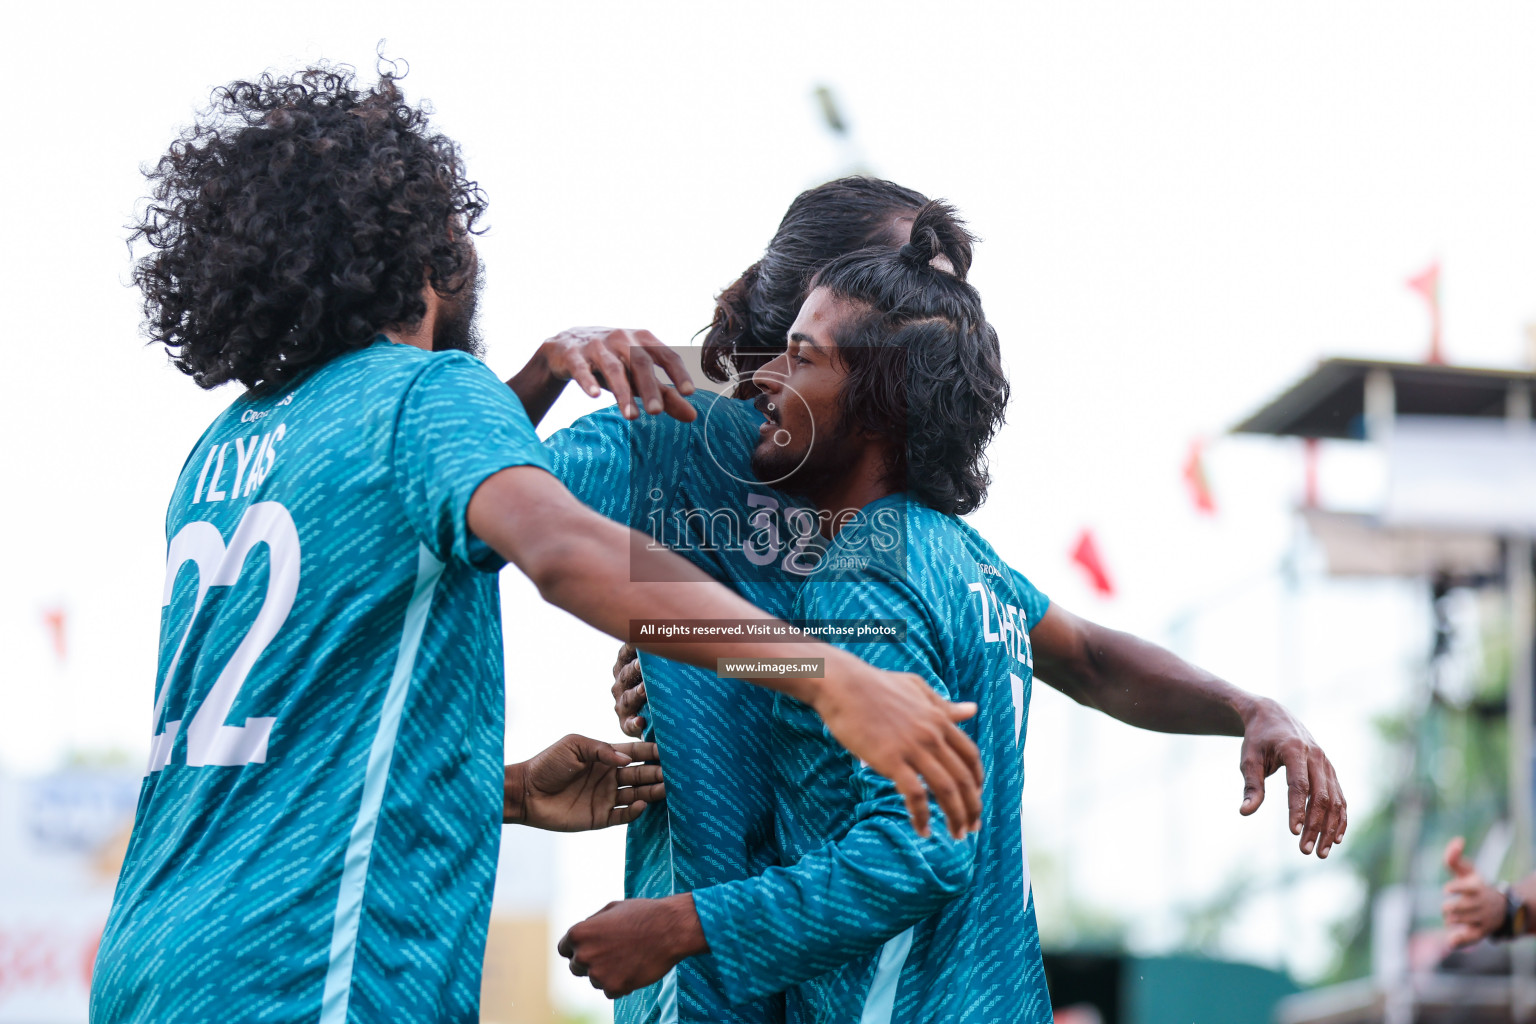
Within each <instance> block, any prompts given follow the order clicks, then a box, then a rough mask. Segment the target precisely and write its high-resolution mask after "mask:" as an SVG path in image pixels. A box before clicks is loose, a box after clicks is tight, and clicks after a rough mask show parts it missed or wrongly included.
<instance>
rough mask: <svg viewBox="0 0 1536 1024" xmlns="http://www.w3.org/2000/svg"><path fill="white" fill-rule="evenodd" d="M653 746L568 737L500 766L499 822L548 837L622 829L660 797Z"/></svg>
mask: <svg viewBox="0 0 1536 1024" xmlns="http://www.w3.org/2000/svg"><path fill="white" fill-rule="evenodd" d="M657 757H658V754H657V750H656V744H654V743H612V744H610V743H603V742H602V741H600V740H594V739H590V738H588V737H586V736H577V735H575V734H572V735H570V736H566V737H565V738H563V739H561V740H559V741H558V742H556V743H554V744H553V745H551V746H550V747H549V748H548V749H546V750H544V751H542V752H540V753H538V754H536V755H534V757H533V758H531V759H530V760H527V761H524V762H522V763H521V764H509V765H507V767H506V773H505V776H504V781H503V786H502V821H503V822H505V823H506V824H509V825H531V826H533V827H534V828H542V829H547V830H549V831H551V832H585V831H588V830H590V829H598V828H608V827H610V826H612V825H626V824H628V823H629V822H631V821H634V820H635V819H636V818H638V817H639V816H640V815H641V813H642V812H644V811H645V809H646V808H647V807H649V806H650V805H651V804H654V803H657V802H658V801H660V800H662V799H663V798H665V796H666V785H665V784H664V783H663V781H662V772H661V766H660V765H658V764H643V763H637V762H644V761H655V760H657Z"/></svg>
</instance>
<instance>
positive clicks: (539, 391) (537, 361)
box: [507, 345, 569, 426]
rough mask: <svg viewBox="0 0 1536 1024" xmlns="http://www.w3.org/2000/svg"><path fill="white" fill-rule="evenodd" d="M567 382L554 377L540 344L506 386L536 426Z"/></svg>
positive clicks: (561, 378) (562, 378)
mask: <svg viewBox="0 0 1536 1024" xmlns="http://www.w3.org/2000/svg"><path fill="white" fill-rule="evenodd" d="M567 383H569V382H568V381H567V380H566V378H564V377H556V376H555V375H554V373H553V372H551V370H550V368H549V361H548V360H547V359H546V358H545V349H544V346H543V345H540V346H539V349H538V351H537V352H535V353H534V354H533V358H532V359H530V360H528V364H527V365H526V366H524V367H523V368H522V369H521V370H518V371H517V373H516V374H514V375H513V377H512V379H511V380H509V381H507V387H509V388H511V389H512V393H513V394H515V395H516V396H517V398H518V401H520V402H522V403H523V411H524V412H526V413H527V414H528V419H529V420H531V421H532V422H533V425H534V426H538V425H539V421H540V420H542V419H543V418H544V415H545V414H546V413H548V412H549V410H550V408H551V407H552V406H553V405H554V404H555V401H556V399H558V398H559V397H560V393H561V392H562V391H564V390H565V385H566V384H567Z"/></svg>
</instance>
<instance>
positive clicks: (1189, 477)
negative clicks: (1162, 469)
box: [1184, 437, 1216, 516]
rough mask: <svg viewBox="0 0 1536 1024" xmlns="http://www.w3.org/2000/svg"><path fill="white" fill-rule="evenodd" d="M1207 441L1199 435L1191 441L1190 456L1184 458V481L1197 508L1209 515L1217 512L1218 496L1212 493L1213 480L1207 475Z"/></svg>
mask: <svg viewBox="0 0 1536 1024" xmlns="http://www.w3.org/2000/svg"><path fill="white" fill-rule="evenodd" d="M1204 455H1205V442H1204V441H1202V440H1200V439H1199V438H1198V437H1197V438H1195V439H1194V440H1193V441H1191V442H1189V458H1187V459H1185V460H1184V482H1185V483H1187V484H1188V485H1189V497H1190V499H1191V500H1192V501H1194V503H1195V509H1196V510H1197V511H1199V512H1203V513H1205V514H1206V515H1208V516H1214V515H1215V514H1216V496H1215V495H1213V494H1212V493H1211V482H1210V481H1209V480H1207V479H1206V476H1205V458H1204Z"/></svg>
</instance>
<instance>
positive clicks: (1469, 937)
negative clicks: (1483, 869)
mask: <svg viewBox="0 0 1536 1024" xmlns="http://www.w3.org/2000/svg"><path fill="white" fill-rule="evenodd" d="M1466 848H1467V841H1466V840H1465V839H1463V838H1462V837H1461V836H1457V837H1456V838H1455V839H1452V840H1451V841H1450V843H1449V844H1447V846H1446V848H1445V866H1446V867H1448V868H1450V869H1451V880H1450V881H1449V882H1447V883H1445V902H1444V903H1442V904H1441V905H1440V912H1441V914H1442V915H1444V917H1445V927H1446V933H1447V934H1446V938H1447V939H1449V940H1450V943H1451V945H1452V946H1470V945H1471V944H1472V943H1474V942H1478V941H1479V940H1482V939H1517V938H1519V937H1520V936H1522V935H1529V934H1530V933H1531V932H1532V931H1536V874H1532V875H1526V876H1525V877H1524V878H1522V879H1521V880H1520V881H1518V882H1515V883H1514V884H1512V885H1493V884H1491V883H1490V882H1487V881H1485V880H1484V879H1483V876H1482V875H1480V874H1478V871H1477V867H1476V866H1475V865H1473V863H1472V862H1471V861H1469V860H1467V858H1466Z"/></svg>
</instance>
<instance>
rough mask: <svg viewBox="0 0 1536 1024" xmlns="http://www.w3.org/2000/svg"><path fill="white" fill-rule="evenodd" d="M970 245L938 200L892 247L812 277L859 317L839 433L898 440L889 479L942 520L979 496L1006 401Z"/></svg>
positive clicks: (847, 325)
mask: <svg viewBox="0 0 1536 1024" xmlns="http://www.w3.org/2000/svg"><path fill="white" fill-rule="evenodd" d="M973 241H974V240H973V238H972V237H971V235H970V233H969V232H968V231H966V229H965V225H964V224H963V223H962V222H961V221H960V220H959V218H958V217H956V216H955V212H954V210H953V209H951V208H950V207H949V205H948V204H946V203H944V202H942V201H934V202H930V203H927V204H925V205H924V206H923V208H922V209H921V210H920V211H918V214H917V219H916V220H915V221H914V222H913V224H912V240H911V241H910V242H908V243H907V244H906V245H903V246H902V247H901V248H900V249H899V250H895V249H890V248H885V247H876V248H869V249H864V250H862V251H860V252H856V253H851V254H849V255H846V256H841V257H839V258H837V259H835V260H833V261H832V262H830V263H828V264H827V265H826V266H825V267H823V268H822V269H821V271H820V272H819V273H817V274H816V276H815V277H814V278H812V280H811V287H812V288H825V289H827V290H828V291H830V292H831V293H832V294H834V295H836V296H838V297H839V298H842V299H845V300H847V301H848V302H850V303H853V304H855V305H857V306H861V307H863V309H864V312H863V314H862V315H859V316H856V317H854V318H852V319H850V320H847V321H845V322H843V323H842V324H841V325H840V328H839V330H838V331H837V335H836V338H835V340H836V341H837V353H838V358H839V360H840V361H841V362H842V364H843V367H844V368H845V369H846V371H847V377H846V378H845V379H844V381H843V385H842V390H841V391H840V393H839V395H838V400H839V404H840V406H841V409H840V416H841V429H842V430H843V431H850V430H851V431H860V432H868V433H873V434H877V435H883V436H886V437H889V438H891V439H893V440H894V441H895V442H896V443H895V444H893V445H892V452H891V462H890V463H889V464H888V465H887V467H886V474H887V476H886V479H887V482H888V483H889V484H890V485H891V486H892V487H894V488H896V489H897V490H905V491H907V492H908V493H910V494H911V495H912V496H913V497H915V498H916V499H917V500H919V501H921V502H922V503H923V504H925V505H927V506H929V507H930V508H933V509H937V510H938V511H940V512H943V513H946V514H948V515H965V514H966V513H968V512H973V511H975V510H976V509H977V508H978V507H980V505H981V503H982V502H983V501H985V500H986V497H987V486H988V485H989V484H990V483H991V476H990V474H989V473H988V471H987V459H986V450H987V445H988V444H989V443H990V442H991V440H992V437H993V435H994V434H996V433H997V428H998V427H1000V426H1001V425H1002V422H1003V413H1004V410H1005V409H1006V407H1007V405H1008V378H1007V377H1006V376H1004V374H1003V366H1002V357H1001V354H1000V353H999V351H998V342H997V332H996V331H995V330H993V328H992V325H991V324H989V323H987V319H986V316H985V315H984V313H983V312H982V308H981V296H980V295H978V294H977V292H976V289H975V288H973V287H971V285H969V284H968V283H966V280H965V277H966V274H967V273H968V272H969V271H970V267H971V246H972V242H973ZM945 264H947V267H946V266H945Z"/></svg>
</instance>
